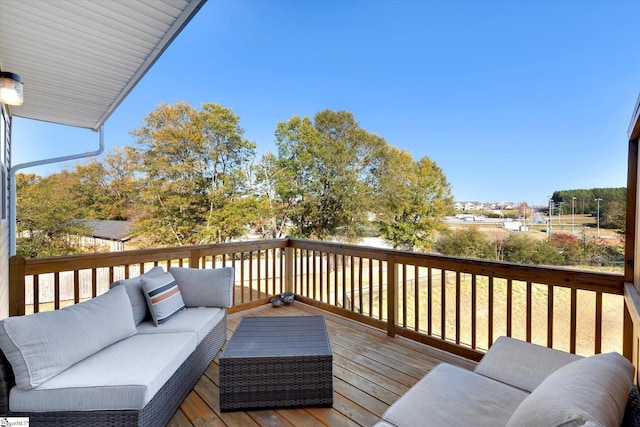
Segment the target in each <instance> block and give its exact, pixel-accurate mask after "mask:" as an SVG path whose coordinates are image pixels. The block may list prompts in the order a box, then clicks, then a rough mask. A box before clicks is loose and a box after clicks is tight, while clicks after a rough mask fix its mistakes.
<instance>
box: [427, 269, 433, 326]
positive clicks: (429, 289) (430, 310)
mask: <svg viewBox="0 0 640 427" xmlns="http://www.w3.org/2000/svg"><path fill="white" fill-rule="evenodd" d="M432 295H433V277H432V269H431V267H427V335H429V336H431V335H432V333H431V332H432V331H431V327H432V324H433V322H432V319H433V298H432Z"/></svg>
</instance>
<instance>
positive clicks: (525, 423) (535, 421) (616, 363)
mask: <svg viewBox="0 0 640 427" xmlns="http://www.w3.org/2000/svg"><path fill="white" fill-rule="evenodd" d="M633 373H634V367H633V365H632V364H631V363H629V361H628V360H627V359H625V358H624V357H622V356H620V355H619V354H618V353H606V354H597V355H595V356H591V357H587V358H585V359H581V360H578V361H575V362H572V363H569V364H568V365H565V366H563V367H561V368H559V369H558V370H557V371H555V372H554V373H552V374H551V375H549V376H548V377H547V379H545V380H544V381H543V382H542V384H540V386H538V388H536V389H535V390H534V391H533V392H532V393H531V394H530V395H529V397H527V398H526V399H525V400H524V401H523V402H522V403H521V404H520V406H518V408H517V409H516V410H515V411H514V413H513V415H512V416H511V419H510V420H509V422H508V423H507V426H508V427H516V426H518V427H529V426H531V427H534V426H535V427H538V426H563V427H565V426H566V427H570V426H594V427H595V426H619V425H620V423H621V422H622V418H623V416H624V411H625V406H626V403H627V398H628V397H629V391H630V390H631V383H632V378H633Z"/></svg>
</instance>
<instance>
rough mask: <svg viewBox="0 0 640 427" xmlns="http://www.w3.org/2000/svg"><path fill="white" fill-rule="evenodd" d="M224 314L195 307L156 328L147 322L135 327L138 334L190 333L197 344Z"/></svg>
mask: <svg viewBox="0 0 640 427" xmlns="http://www.w3.org/2000/svg"><path fill="white" fill-rule="evenodd" d="M225 314H226V312H225V310H224V309H223V308H215V307H196V308H187V309H186V310H184V311H182V312H181V313H178V314H176V315H175V316H173V317H172V318H171V319H170V320H169V321H168V322H166V323H163V324H162V325H158V326H156V325H155V324H154V323H153V322H152V321H150V320H147V321H144V322H142V323H140V324H139V325H138V326H137V329H138V333H139V334H165V333H171V332H192V333H195V334H196V336H197V340H198V344H200V343H201V342H202V340H203V339H204V338H205V337H206V336H207V334H208V333H209V332H211V330H212V329H213V328H214V327H215V326H216V325H217V324H218V322H220V320H221V319H222V318H223V317H224V315H225Z"/></svg>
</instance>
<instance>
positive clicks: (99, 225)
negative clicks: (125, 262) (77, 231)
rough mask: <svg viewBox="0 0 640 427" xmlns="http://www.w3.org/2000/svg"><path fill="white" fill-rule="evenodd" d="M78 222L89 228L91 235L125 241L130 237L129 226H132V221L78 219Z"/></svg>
mask: <svg viewBox="0 0 640 427" xmlns="http://www.w3.org/2000/svg"><path fill="white" fill-rule="evenodd" d="M78 222H79V223H80V224H82V225H84V226H85V227H87V228H88V229H89V230H91V237H97V238H100V239H108V240H117V241H120V242H126V241H127V240H129V239H131V237H132V236H131V227H133V223H131V222H129V221H104V220H98V219H86V220H78Z"/></svg>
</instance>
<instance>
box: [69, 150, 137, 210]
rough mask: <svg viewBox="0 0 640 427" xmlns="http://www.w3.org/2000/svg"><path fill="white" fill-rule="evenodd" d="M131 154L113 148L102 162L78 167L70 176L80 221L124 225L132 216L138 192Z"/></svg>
mask: <svg viewBox="0 0 640 427" xmlns="http://www.w3.org/2000/svg"><path fill="white" fill-rule="evenodd" d="M134 166H135V150H134V149H133V148H132V147H124V148H114V149H113V150H112V151H111V152H110V153H108V154H107V155H105V156H104V157H103V158H102V159H100V160H98V159H92V160H90V161H89V162H87V163H84V164H78V165H76V166H75V170H74V172H73V174H74V177H75V181H76V184H75V185H74V186H73V191H74V193H75V194H76V195H77V198H78V199H77V203H78V205H79V207H80V209H81V212H82V217H83V218H87V219H106V220H120V221H126V220H129V219H131V216H132V215H135V211H136V209H135V207H134V206H133V205H134V204H135V202H136V200H137V194H138V188H137V181H136V178H135V170H134Z"/></svg>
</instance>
